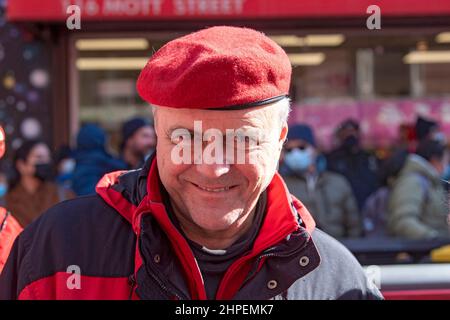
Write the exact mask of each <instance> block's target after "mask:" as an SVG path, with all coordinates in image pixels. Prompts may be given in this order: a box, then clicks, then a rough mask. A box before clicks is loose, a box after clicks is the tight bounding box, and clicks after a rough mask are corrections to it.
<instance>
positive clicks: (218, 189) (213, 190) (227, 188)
mask: <svg viewBox="0 0 450 320" xmlns="http://www.w3.org/2000/svg"><path fill="white" fill-rule="evenodd" d="M198 187H199V188H200V189H202V190H205V191H209V192H222V191H228V190H230V187H225V188H216V189H211V188H206V187H202V186H198Z"/></svg>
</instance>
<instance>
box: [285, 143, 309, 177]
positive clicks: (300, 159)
mask: <svg viewBox="0 0 450 320" xmlns="http://www.w3.org/2000/svg"><path fill="white" fill-rule="evenodd" d="M284 162H285V163H286V165H287V166H288V167H289V168H290V169H291V170H293V171H295V172H303V171H305V170H306V169H308V168H309V167H310V166H311V164H312V163H313V156H312V152H311V150H309V149H304V150H300V149H297V148H295V149H293V150H291V151H289V152H288V153H286V155H285V156H284Z"/></svg>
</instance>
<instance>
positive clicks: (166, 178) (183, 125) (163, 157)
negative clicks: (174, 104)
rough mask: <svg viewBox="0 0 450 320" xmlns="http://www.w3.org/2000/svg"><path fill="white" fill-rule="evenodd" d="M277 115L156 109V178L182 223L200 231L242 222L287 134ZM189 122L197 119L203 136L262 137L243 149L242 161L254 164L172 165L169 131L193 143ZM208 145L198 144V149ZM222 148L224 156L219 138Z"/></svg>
mask: <svg viewBox="0 0 450 320" xmlns="http://www.w3.org/2000/svg"><path fill="white" fill-rule="evenodd" d="M278 112H279V111H278V109H277V107H276V106H275V107H272V106H265V107H257V108H251V109H247V110H236V111H214V110H197V109H172V108H166V107H157V108H156V111H155V114H154V116H155V130H156V135H157V137H158V143H157V147H156V155H157V163H158V171H159V175H160V177H161V181H162V183H163V185H164V186H165V188H166V189H167V191H168V193H169V195H170V198H171V201H172V204H173V205H174V207H175V209H176V210H177V211H178V212H179V213H180V214H181V215H182V216H183V218H184V219H186V220H187V221H189V222H190V223H194V224H195V225H196V226H197V227H200V228H201V229H203V230H206V231H223V230H227V229H228V228H229V227H231V226H232V225H233V224H235V225H236V226H239V225H240V224H242V223H243V222H244V221H245V218H246V217H247V216H248V214H249V213H250V212H251V211H252V210H253V208H254V206H255V204H256V202H257V200H258V198H259V196H260V194H261V193H262V192H263V191H264V189H265V188H266V187H267V186H268V185H269V183H270V181H271V179H272V177H273V175H274V173H275V170H276V166H277V162H278V158H279V155H280V151H281V148H282V144H283V141H284V138H285V136H286V133H287V127H286V126H283V128H281V126H280V121H279V120H278V119H279V116H278V114H279V113H278ZM194 121H201V124H202V132H203V133H204V132H205V131H206V130H208V129H212V128H214V129H218V130H219V131H220V132H222V133H223V135H224V136H225V133H226V130H227V129H232V130H237V129H243V130H244V131H247V130H248V131H253V132H254V133H255V132H257V133H258V134H259V136H260V137H261V136H263V138H262V139H260V140H259V141H258V143H257V145H255V146H253V147H248V148H247V147H245V154H246V159H248V158H249V157H253V159H255V161H252V163H248V162H247V161H246V162H245V163H244V164H237V163H236V162H234V164H229V163H226V161H223V164H217V163H216V164H205V163H204V161H203V162H202V163H201V164H191V163H189V164H175V163H174V161H173V159H172V158H171V154H172V150H173V148H174V147H175V145H177V143H179V140H178V139H177V137H175V139H174V137H173V135H172V133H173V131H174V130H176V129H187V130H188V131H190V132H191V133H192V141H194V137H193V135H194ZM198 136H201V132H199V133H198ZM183 140H184V139H183ZM208 144H209V142H203V150H204V149H205V148H206V147H207V146H208ZM191 145H194V143H193V142H192V144H191ZM223 145H224V151H223V154H224V157H225V154H226V152H225V148H226V142H225V139H224V143H223ZM192 162H193V161H192Z"/></svg>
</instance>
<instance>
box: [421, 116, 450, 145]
mask: <svg viewBox="0 0 450 320" xmlns="http://www.w3.org/2000/svg"><path fill="white" fill-rule="evenodd" d="M415 131H416V137H417V140H418V142H419V143H420V142H421V141H423V140H436V141H440V142H442V143H445V140H446V139H445V135H444V134H443V133H442V132H441V131H440V129H439V124H438V123H437V122H436V121H434V120H431V119H427V118H424V117H421V116H418V117H417V120H416V124H415Z"/></svg>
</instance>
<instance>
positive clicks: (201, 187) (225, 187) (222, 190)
mask: <svg viewBox="0 0 450 320" xmlns="http://www.w3.org/2000/svg"><path fill="white" fill-rule="evenodd" d="M191 183H192V184H193V185H194V186H195V187H197V188H199V189H201V190H203V191H208V192H224V191H229V190H231V189H233V188H235V187H237V185H233V186H224V187H211V186H209V187H207V186H202V185H198V184H196V183H193V182H191Z"/></svg>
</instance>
